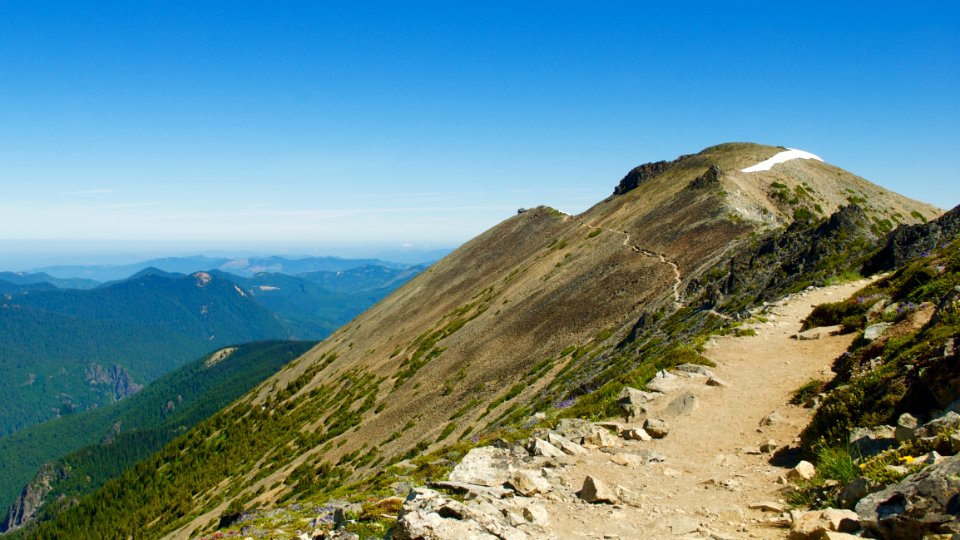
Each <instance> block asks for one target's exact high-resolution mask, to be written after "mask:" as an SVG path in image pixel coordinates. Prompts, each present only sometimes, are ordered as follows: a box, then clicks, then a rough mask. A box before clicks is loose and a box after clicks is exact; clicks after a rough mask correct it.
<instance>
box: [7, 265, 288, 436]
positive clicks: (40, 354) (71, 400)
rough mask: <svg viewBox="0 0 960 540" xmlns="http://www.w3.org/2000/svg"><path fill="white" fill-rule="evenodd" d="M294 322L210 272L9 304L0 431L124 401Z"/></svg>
mask: <svg viewBox="0 0 960 540" xmlns="http://www.w3.org/2000/svg"><path fill="white" fill-rule="evenodd" d="M290 336H291V331H290V329H289V328H288V326H287V325H286V324H285V323H284V322H283V321H282V320H280V319H279V318H277V317H276V316H275V315H274V314H273V313H271V312H270V311H268V310H267V309H266V308H264V307H263V306H262V305H260V304H259V303H258V302H256V301H255V300H254V299H252V298H250V297H248V296H246V295H245V294H244V293H243V291H241V290H239V289H238V288H237V286H236V285H235V284H233V283H231V282H228V281H225V280H222V279H217V278H214V277H212V276H210V275H209V274H206V273H198V274H194V275H192V276H182V275H180V276H173V277H171V276H164V275H159V274H156V273H151V272H147V273H145V274H143V275H142V276H140V277H138V278H136V279H131V280H127V281H124V282H120V283H116V284H114V285H111V286H109V287H104V288H98V289H92V290H39V291H29V292H27V293H26V294H18V295H8V296H6V297H4V299H3V300H2V302H0V370H2V372H3V374H4V377H5V378H6V380H8V381H10V384H8V385H4V386H3V387H2V388H0V434H2V433H10V432H12V431H14V430H16V429H18V428H22V427H25V426H27V425H30V424H33V423H36V422H39V421H42V420H46V419H49V418H52V417H55V416H57V415H62V414H69V413H72V412H75V411H81V410H85V409H88V408H90V407H93V406H97V405H102V404H106V403H110V402H112V401H116V400H118V399H122V398H124V397H126V396H128V395H131V394H133V393H135V392H136V390H138V389H139V387H140V385H142V384H144V383H146V382H149V381H152V380H154V379H156V378H157V377H159V376H160V375H163V374H164V373H167V372H169V371H170V370H171V369H173V368H175V367H177V366H180V365H182V364H183V363H184V362H186V361H188V360H190V359H191V358H196V357H197V356H199V355H201V354H203V353H205V352H209V351H210V350H212V349H215V348H218V347H223V346H226V345H229V344H231V343H239V342H244V341H254V340H258V339H267V338H288V337H290Z"/></svg>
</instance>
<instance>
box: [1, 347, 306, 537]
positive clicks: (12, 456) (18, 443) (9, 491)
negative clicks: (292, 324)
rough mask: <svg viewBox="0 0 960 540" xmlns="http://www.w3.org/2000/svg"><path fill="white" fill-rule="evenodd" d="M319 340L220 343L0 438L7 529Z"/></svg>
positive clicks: (153, 446)
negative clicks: (107, 401)
mask: <svg viewBox="0 0 960 540" xmlns="http://www.w3.org/2000/svg"><path fill="white" fill-rule="evenodd" d="M315 344H316V343H315V342H304V341H283V342H277V341H265V342H257V343H250V344H245V345H240V346H237V347H229V348H226V349H221V350H219V351H217V352H215V353H213V354H210V355H206V356H204V357H203V358H200V359H198V360H196V361H194V362H190V363H189V364H186V365H185V366H183V367H181V368H179V369H177V370H175V371H173V372H172V373H169V374H167V375H165V376H163V377H161V378H160V379H158V380H156V381H154V382H153V383H152V384H150V385H149V386H147V387H146V388H144V389H143V391H141V392H139V393H137V394H136V395H135V396H133V397H131V398H129V399H125V400H123V401H120V402H118V403H114V404H112V405H109V406H104V407H98V408H96V409H92V410H89V411H84V412H81V413H76V414H72V415H68V416H64V417H61V418H57V419H56V420H52V421H50V422H45V423H43V424H40V425H38V426H33V427H30V428H27V429H24V430H21V431H19V432H17V433H14V434H12V435H8V436H6V437H3V438H0V469H2V470H3V471H4V474H3V475H2V477H0V504H2V505H3V506H4V507H7V506H10V509H9V511H8V512H7V516H6V518H7V519H6V520H5V521H3V522H0V531H5V530H9V529H12V528H18V527H21V526H23V525H24V524H25V523H26V522H27V521H29V520H30V519H32V517H33V516H34V515H35V514H36V513H37V512H38V511H44V508H42V507H43V505H48V504H50V503H51V501H55V500H57V499H58V498H59V497H61V496H66V497H76V496H79V495H82V494H84V493H87V492H90V491H92V490H94V489H96V488H98V487H99V486H100V485H102V484H103V483H104V482H105V481H106V480H108V479H110V478H112V477H114V476H117V475H119V474H120V473H122V472H123V471H124V470H126V469H127V468H129V467H130V466H132V465H133V464H134V463H135V462H136V461H139V460H140V459H143V458H144V457H146V456H149V455H150V454H152V453H153V452H155V451H156V450H158V449H159V448H160V447H161V446H163V445H164V444H165V443H167V442H168V441H170V440H171V439H173V438H174V437H176V436H177V435H179V434H180V433H182V432H183V431H185V430H186V429H189V428H190V427H192V426H193V425H195V424H197V423H198V422H200V421H201V420H204V419H206V418H207V417H209V416H210V415H212V414H213V413H215V412H217V411H218V410H219V409H220V408H222V407H223V406H225V405H227V404H229V403H230V402H231V401H233V400H234V399H236V398H237V397H239V396H240V395H241V394H243V393H244V392H246V391H247V390H249V389H250V388H252V387H253V386H254V385H256V384H258V383H259V382H260V381H262V380H263V379H265V378H267V377H269V376H270V375H272V374H273V373H275V372H276V371H277V370H278V369H279V368H280V367H282V366H283V365H284V364H286V363H287V362H289V361H290V360H293V359H294V358H296V357H298V356H300V355H301V354H303V353H304V352H306V351H307V350H308V349H310V347H312V346H314V345H315ZM84 447H86V448H84ZM48 462H50V463H48ZM44 463H46V465H44V466H43V468H42V469H41V470H40V472H39V473H38V472H37V471H38V469H40V465H41V464H44ZM34 475H36V477H34ZM31 479H33V480H32V481H31V482H30V484H29V485H27V482H28V480H31ZM25 485H27V487H24V486H25ZM21 488H22V489H21ZM17 493H20V497H19V498H17V500H16V503H15V504H14V501H13V499H14V497H15V496H16V495H17ZM47 510H49V509H47Z"/></svg>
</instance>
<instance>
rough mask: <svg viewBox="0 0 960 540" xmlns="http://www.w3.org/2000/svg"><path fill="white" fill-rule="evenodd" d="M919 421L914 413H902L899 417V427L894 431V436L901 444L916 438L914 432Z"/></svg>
mask: <svg viewBox="0 0 960 540" xmlns="http://www.w3.org/2000/svg"><path fill="white" fill-rule="evenodd" d="M919 423H920V422H919V421H918V420H917V419H916V417H914V416H913V415H912V414H910V413H903V414H901V415H900V418H898V419H897V427H896V429H894V431H893V437H894V438H895V439H896V440H897V442H898V443H901V444H903V443H905V442H907V441H912V440H914V439H916V438H917V436H916V435H914V433H913V432H914V431H915V430H916V429H917V426H918V425H919Z"/></svg>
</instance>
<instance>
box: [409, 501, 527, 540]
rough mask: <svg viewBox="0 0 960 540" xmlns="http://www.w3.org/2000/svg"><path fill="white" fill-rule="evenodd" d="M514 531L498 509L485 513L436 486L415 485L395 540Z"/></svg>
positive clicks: (490, 536)
mask: <svg viewBox="0 0 960 540" xmlns="http://www.w3.org/2000/svg"><path fill="white" fill-rule="evenodd" d="M511 531H515V529H513V528H512V527H510V526H509V524H508V523H506V522H504V520H503V517H502V516H501V515H500V514H499V513H497V512H495V511H494V512H484V511H483V510H481V509H479V508H471V507H469V506H467V505H465V504H463V503H460V502H457V501H454V500H451V499H448V498H446V497H445V496H444V495H443V494H441V493H440V492H437V491H434V490H432V489H428V488H414V489H412V490H411V491H410V494H409V495H408V496H407V500H406V501H405V502H404V503H403V510H402V511H401V513H400V518H399V519H398V520H397V524H396V526H395V527H394V528H393V531H392V533H391V534H392V538H394V540H441V539H446V538H464V539H471V540H494V539H496V538H504V537H505V535H506V534H508V533H510V532H511ZM518 532H519V531H518ZM525 536H526V535H524V537H525ZM514 537H516V536H514ZM518 538H519V537H518Z"/></svg>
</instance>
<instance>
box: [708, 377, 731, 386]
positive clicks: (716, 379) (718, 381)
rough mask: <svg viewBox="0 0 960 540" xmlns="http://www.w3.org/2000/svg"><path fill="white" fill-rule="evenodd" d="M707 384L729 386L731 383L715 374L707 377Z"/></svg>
mask: <svg viewBox="0 0 960 540" xmlns="http://www.w3.org/2000/svg"><path fill="white" fill-rule="evenodd" d="M707 386H716V387H719V388H728V387H729V386H730V385H729V384H727V382H726V381H724V380H723V379H721V378H719V377H717V376H716V375H714V376H713V377H710V378H709V379H707Z"/></svg>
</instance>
